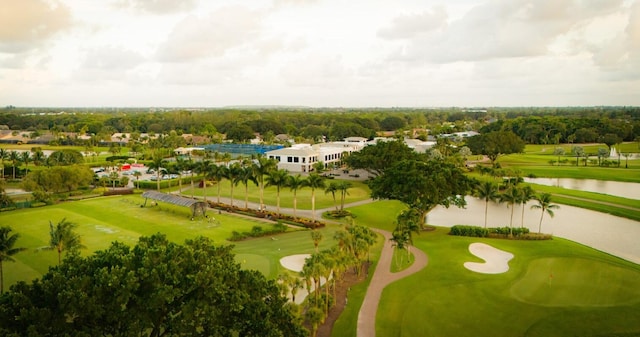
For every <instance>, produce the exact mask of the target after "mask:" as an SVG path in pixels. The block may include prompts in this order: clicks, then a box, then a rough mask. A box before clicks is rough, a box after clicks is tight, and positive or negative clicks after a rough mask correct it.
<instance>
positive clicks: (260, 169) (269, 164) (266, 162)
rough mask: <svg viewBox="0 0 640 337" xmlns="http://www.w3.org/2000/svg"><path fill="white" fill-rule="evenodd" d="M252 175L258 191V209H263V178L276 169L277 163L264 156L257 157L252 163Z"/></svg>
mask: <svg viewBox="0 0 640 337" xmlns="http://www.w3.org/2000/svg"><path fill="white" fill-rule="evenodd" d="M252 167H253V173H254V175H255V177H256V180H257V181H258V188H259V189H260V209H261V210H262V209H264V176H265V175H267V174H269V172H271V171H273V170H276V169H277V168H278V162H277V161H276V160H275V159H269V158H267V157H264V156H258V158H256V160H255V162H254V163H253V166H252Z"/></svg>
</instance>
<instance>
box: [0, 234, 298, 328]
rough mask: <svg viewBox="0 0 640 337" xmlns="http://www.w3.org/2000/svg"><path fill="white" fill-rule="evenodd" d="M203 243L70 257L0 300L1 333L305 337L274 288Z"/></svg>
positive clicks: (152, 242)
mask: <svg viewBox="0 0 640 337" xmlns="http://www.w3.org/2000/svg"><path fill="white" fill-rule="evenodd" d="M231 249H232V247H231V246H214V245H213V243H212V241H211V240H210V239H207V238H203V237H198V238H195V239H193V240H187V241H185V243H184V244H183V245H181V244H177V243H173V242H169V240H168V239H167V238H166V237H165V236H164V235H161V234H156V235H154V236H151V237H143V238H140V240H139V242H138V243H137V244H136V245H135V247H133V248H131V247H129V246H127V245H125V244H123V243H118V242H115V243H113V244H112V245H111V247H110V248H109V249H107V250H104V251H98V252H96V253H95V254H93V255H91V256H89V257H81V256H79V255H72V256H70V257H69V258H68V259H66V260H65V262H64V263H63V264H62V265H60V266H59V267H57V268H51V269H50V270H49V272H48V273H46V274H45V275H43V277H42V278H41V279H39V280H35V281H34V282H33V283H32V284H26V283H24V282H22V283H19V284H18V285H16V286H13V287H12V289H11V291H10V292H8V293H7V294H6V295H5V296H4V297H2V298H1V299H0V326H1V327H2V328H0V334H2V335H5V336H6V335H10V334H15V335H16V336H17V335H29V336H306V332H305V331H304V329H303V328H302V327H301V325H300V323H299V319H298V317H296V315H295V314H293V313H292V311H291V310H290V309H289V305H288V304H287V299H286V298H285V297H283V296H282V295H281V294H280V292H279V288H278V286H277V284H276V283H275V281H273V280H267V279H266V278H265V277H264V276H263V275H262V274H260V273H259V272H257V271H250V270H243V269H241V268H240V265H239V264H237V263H236V262H235V260H234V256H233V254H232V253H231Z"/></svg>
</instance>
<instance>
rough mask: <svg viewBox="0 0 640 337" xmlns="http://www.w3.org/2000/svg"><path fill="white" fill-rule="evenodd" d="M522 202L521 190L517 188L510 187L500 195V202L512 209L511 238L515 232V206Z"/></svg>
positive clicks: (510, 221)
mask: <svg viewBox="0 0 640 337" xmlns="http://www.w3.org/2000/svg"><path fill="white" fill-rule="evenodd" d="M519 200H520V190H519V189H518V188H517V187H516V186H510V187H509V188H507V190H506V191H504V192H503V193H502V194H500V202H504V203H506V204H507V206H508V207H509V208H511V218H510V220H509V236H511V235H512V233H513V232H512V231H513V210H514V208H515V206H514V205H515V204H516V203H519Z"/></svg>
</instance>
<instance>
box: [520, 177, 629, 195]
mask: <svg viewBox="0 0 640 337" xmlns="http://www.w3.org/2000/svg"><path fill="white" fill-rule="evenodd" d="M524 181H525V182H528V183H533V184H540V185H546V186H556V187H563V188H567V189H571V190H578V191H586V192H595V193H602V194H609V195H614V196H618V197H623V198H629V199H640V184H639V183H629V182H621V181H606V180H596V179H573V178H524Z"/></svg>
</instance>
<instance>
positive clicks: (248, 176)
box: [236, 166, 258, 208]
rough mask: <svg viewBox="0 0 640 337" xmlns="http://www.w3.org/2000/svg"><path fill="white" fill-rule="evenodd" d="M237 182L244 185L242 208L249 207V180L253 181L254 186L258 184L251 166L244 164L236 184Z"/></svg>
mask: <svg viewBox="0 0 640 337" xmlns="http://www.w3.org/2000/svg"><path fill="white" fill-rule="evenodd" d="M238 182H240V183H242V185H244V208H249V182H253V183H254V184H256V186H257V185H258V180H257V178H256V176H255V175H254V171H253V168H251V166H244V167H242V168H241V169H240V174H239V175H238V181H237V182H236V184H237V183H238Z"/></svg>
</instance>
